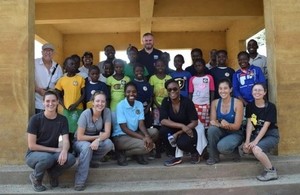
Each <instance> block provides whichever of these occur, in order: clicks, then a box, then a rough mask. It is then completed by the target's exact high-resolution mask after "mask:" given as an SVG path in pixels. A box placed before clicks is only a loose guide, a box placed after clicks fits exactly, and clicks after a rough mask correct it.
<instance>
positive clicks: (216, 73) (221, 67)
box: [210, 50, 235, 99]
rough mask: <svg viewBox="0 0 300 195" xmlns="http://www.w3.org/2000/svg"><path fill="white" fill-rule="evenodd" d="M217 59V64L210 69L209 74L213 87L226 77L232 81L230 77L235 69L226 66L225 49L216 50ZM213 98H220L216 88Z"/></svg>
mask: <svg viewBox="0 0 300 195" xmlns="http://www.w3.org/2000/svg"><path fill="white" fill-rule="evenodd" d="M216 55H217V60H218V66H217V67H214V68H212V69H210V75H211V76H212V77H213V79H214V83H215V87H216V86H219V81H220V80H222V79H224V78H227V79H229V80H230V82H231V83H232V77H233V74H234V73H235V71H234V70H233V69H232V68H230V67H228V65H227V59H228V57H227V51H226V50H218V51H217V54H216ZM214 98H215V99H218V98H220V95H219V92H218V90H215V97H214Z"/></svg>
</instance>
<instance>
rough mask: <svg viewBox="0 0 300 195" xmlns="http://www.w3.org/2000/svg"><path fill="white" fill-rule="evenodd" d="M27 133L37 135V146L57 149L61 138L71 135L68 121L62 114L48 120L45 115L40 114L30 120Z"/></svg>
mask: <svg viewBox="0 0 300 195" xmlns="http://www.w3.org/2000/svg"><path fill="white" fill-rule="evenodd" d="M27 133H30V134H34V135H36V143H37V144H39V145H42V146H47V147H53V148H57V147H58V138H59V136H60V135H65V134H68V133H69V127H68V121H67V118H66V117H65V116H63V115H60V114H57V117H56V118H55V119H48V118H46V117H45V115H44V113H39V114H36V115H34V116H32V117H31V118H30V120H29V124H28V128H27Z"/></svg>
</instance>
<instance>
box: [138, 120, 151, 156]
mask: <svg viewBox="0 0 300 195" xmlns="http://www.w3.org/2000/svg"><path fill="white" fill-rule="evenodd" d="M139 129H140V130H141V132H142V133H143V134H144V137H143V141H144V146H145V148H146V149H147V150H148V151H150V150H152V149H153V148H154V143H153V140H152V139H151V137H150V135H149V133H148V131H147V128H146V127H145V123H144V120H140V121H139Z"/></svg>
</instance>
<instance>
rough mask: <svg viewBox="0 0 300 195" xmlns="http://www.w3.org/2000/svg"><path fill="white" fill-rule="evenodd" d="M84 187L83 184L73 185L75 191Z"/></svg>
mask: <svg viewBox="0 0 300 195" xmlns="http://www.w3.org/2000/svg"><path fill="white" fill-rule="evenodd" d="M84 189H85V185H84V184H75V186H74V190H76V191H83V190H84Z"/></svg>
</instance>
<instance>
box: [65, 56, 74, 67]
mask: <svg viewBox="0 0 300 195" xmlns="http://www.w3.org/2000/svg"><path fill="white" fill-rule="evenodd" d="M68 60H73V61H75V60H74V58H72V57H71V56H70V57H67V58H66V59H65V61H64V63H63V65H64V68H65V67H66V66H67V62H68Z"/></svg>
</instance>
